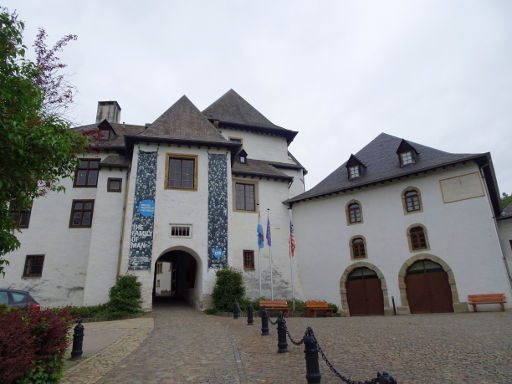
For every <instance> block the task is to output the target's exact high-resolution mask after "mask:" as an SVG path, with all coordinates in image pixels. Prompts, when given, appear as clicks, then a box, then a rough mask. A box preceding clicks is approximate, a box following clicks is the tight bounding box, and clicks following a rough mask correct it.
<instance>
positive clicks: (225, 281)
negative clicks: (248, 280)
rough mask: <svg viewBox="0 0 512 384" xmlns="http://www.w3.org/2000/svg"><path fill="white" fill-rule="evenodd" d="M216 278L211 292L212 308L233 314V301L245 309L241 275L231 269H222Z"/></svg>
mask: <svg viewBox="0 0 512 384" xmlns="http://www.w3.org/2000/svg"><path fill="white" fill-rule="evenodd" d="M216 276H217V280H216V281H215V287H214V288H213V292H212V299H213V305H214V308H215V309H216V310H218V311H223V312H233V303H234V302H235V300H237V301H238V303H239V304H240V307H242V304H245V306H246V308H247V304H246V303H245V301H244V295H245V287H244V283H243V278H242V273H240V272H238V271H236V270H234V269H231V268H223V269H219V270H218V271H217V275H216ZM241 303H242V304H241Z"/></svg>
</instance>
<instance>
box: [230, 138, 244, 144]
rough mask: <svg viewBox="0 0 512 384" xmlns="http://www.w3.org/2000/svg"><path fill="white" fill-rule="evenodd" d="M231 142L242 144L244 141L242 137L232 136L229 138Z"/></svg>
mask: <svg viewBox="0 0 512 384" xmlns="http://www.w3.org/2000/svg"><path fill="white" fill-rule="evenodd" d="M229 142H230V143H235V144H242V143H243V141H242V139H241V138H239V137H230V138H229Z"/></svg>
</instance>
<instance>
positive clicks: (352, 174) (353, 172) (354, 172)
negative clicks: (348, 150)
mask: <svg viewBox="0 0 512 384" xmlns="http://www.w3.org/2000/svg"><path fill="white" fill-rule="evenodd" d="M348 173H349V176H348V177H349V178H350V179H355V178H356V177H359V165H354V166H352V167H349V168H348Z"/></svg>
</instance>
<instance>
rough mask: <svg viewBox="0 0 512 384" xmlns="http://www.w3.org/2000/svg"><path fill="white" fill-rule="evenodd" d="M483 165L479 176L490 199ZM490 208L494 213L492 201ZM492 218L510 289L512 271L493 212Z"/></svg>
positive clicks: (511, 286) (487, 165)
mask: <svg viewBox="0 0 512 384" xmlns="http://www.w3.org/2000/svg"><path fill="white" fill-rule="evenodd" d="M484 167H487V168H489V164H485V165H483V166H481V167H480V176H481V177H482V179H483V180H484V183H483V184H484V185H485V190H486V192H487V196H489V199H490V195H489V189H488V188H487V183H486V182H485V175H484V174H483V168H484ZM490 208H491V212H493V213H494V209H493V207H492V203H490ZM493 219H494V220H493V221H494V228H495V230H496V235H497V236H498V243H499V244H500V249H501V255H502V258H503V264H505V269H506V270H507V277H508V283H509V285H510V288H511V289H512V273H511V272H510V266H509V265H508V261H507V257H506V253H505V249H504V248H503V244H502V243H501V238H500V231H499V228H498V221H497V220H496V217H495V215H494V214H493Z"/></svg>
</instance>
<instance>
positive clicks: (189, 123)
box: [138, 96, 228, 144]
mask: <svg viewBox="0 0 512 384" xmlns="http://www.w3.org/2000/svg"><path fill="white" fill-rule="evenodd" d="M138 136H139V137H151V138H158V139H166V140H168V139H170V140H184V141H197V142H208V143H222V144H226V143H228V141H227V140H226V139H225V138H224V137H223V136H222V135H221V134H220V133H219V132H218V131H217V129H216V128H215V127H214V126H213V124H212V123H210V122H209V121H208V119H207V118H206V117H204V116H203V115H202V114H201V112H200V111H199V110H198V109H197V108H196V106H195V105H194V104H192V102H191V101H190V100H189V99H188V98H187V97H186V96H182V97H181V98H180V99H179V100H178V101H177V102H176V103H174V104H173V105H172V106H171V107H170V108H169V109H168V110H167V111H165V112H164V113H163V114H162V115H161V116H160V117H159V118H158V119H156V120H155V121H154V122H153V124H151V125H150V126H149V127H148V128H147V129H146V130H145V131H143V132H142V133H140V134H139V135H138Z"/></svg>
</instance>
